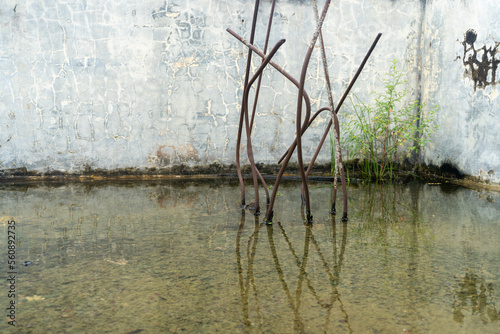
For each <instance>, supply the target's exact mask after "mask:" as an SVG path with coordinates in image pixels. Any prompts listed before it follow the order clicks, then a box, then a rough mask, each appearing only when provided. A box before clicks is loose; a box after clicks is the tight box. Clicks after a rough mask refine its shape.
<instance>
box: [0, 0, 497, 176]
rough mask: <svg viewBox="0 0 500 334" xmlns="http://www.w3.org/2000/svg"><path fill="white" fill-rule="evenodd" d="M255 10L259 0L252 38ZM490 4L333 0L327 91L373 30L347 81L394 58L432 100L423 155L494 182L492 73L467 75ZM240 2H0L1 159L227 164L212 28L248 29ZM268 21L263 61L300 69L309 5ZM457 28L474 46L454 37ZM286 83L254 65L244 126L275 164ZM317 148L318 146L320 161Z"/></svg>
mask: <svg viewBox="0 0 500 334" xmlns="http://www.w3.org/2000/svg"><path fill="white" fill-rule="evenodd" d="M322 4H323V2H321V1H320V3H319V5H320V6H322ZM269 9H270V1H261V9H260V11H259V19H258V26H257V38H256V45H257V46H258V47H259V48H261V49H262V48H263V47H264V35H265V26H266V25H267V22H268V15H269ZM498 13H500V4H497V2H495V1H493V0H482V1H461V2H457V1H451V0H441V1H420V0H407V1H397V0H363V1H362V0H349V1H347V0H339V1H333V2H332V5H331V8H330V10H329V13H328V16H327V19H326V21H325V24H324V31H323V32H324V38H325V43H326V46H327V57H328V59H329V70H330V76H331V79H332V85H333V91H334V97H335V100H338V99H339V98H340V96H341V95H342V93H343V91H344V89H345V88H346V86H347V85H348V83H349V81H350V79H351V78H352V77H353V75H354V73H355V71H356V69H357V67H358V65H359V63H360V62H361V60H362V59H363V57H364V55H365V53H366V51H367V50H368V48H369V46H370V44H371V43H372V41H373V40H374V38H375V36H376V34H377V33H378V32H382V33H383V36H382V39H381V40H380V42H379V44H378V46H377V48H376V50H375V52H374V53H373V55H372V58H371V59H370V61H369V62H368V64H367V66H366V68H365V70H364V72H363V74H362V75H361V76H360V78H359V80H358V82H357V84H356V86H355V88H354V90H353V91H354V92H355V93H356V94H358V96H360V97H361V98H366V99H369V98H370V92H371V91H373V90H377V89H379V87H380V77H381V76H382V75H383V73H385V72H386V71H387V69H388V67H389V65H390V62H391V60H392V59H399V60H400V61H401V62H402V64H404V66H405V70H406V71H407V73H408V82H409V89H410V92H411V94H410V95H411V97H412V98H420V99H421V100H422V101H424V102H425V103H427V104H430V105H432V104H439V106H440V110H439V113H438V119H437V122H438V123H439V126H440V130H439V131H438V132H436V133H435V134H434V136H433V138H432V144H431V145H430V146H429V148H428V149H426V151H425V152H424V154H423V160H424V162H425V163H428V164H432V165H437V166H439V165H441V164H443V163H449V164H451V165H453V166H455V167H456V168H458V169H459V170H460V171H461V172H462V173H464V174H471V175H481V176H484V177H485V178H488V179H490V180H491V181H493V182H498V181H499V179H498V178H497V176H496V170H498V169H499V165H500V158H499V154H498V153H497V152H498V145H500V144H498V143H499V142H500V140H498V135H497V133H498V131H495V130H496V129H498V125H496V124H498V122H495V121H498V117H499V112H498V110H499V108H498V103H499V102H498V99H497V97H496V87H495V84H496V82H497V81H498V80H499V79H497V78H496V74H495V75H493V72H492V71H493V70H491V71H489V72H488V73H489V74H486V79H485V81H484V82H483V81H481V80H479V79H477V78H476V77H477V76H478V74H477V73H476V72H477V71H476V70H474V68H475V66H476V65H475V63H474V61H472V63H471V62H470V60H469V55H472V59H478V61H480V59H481V57H482V54H481V52H480V51H479V50H480V49H481V48H482V47H483V45H485V46H486V48H487V49H488V48H492V50H496V41H495V39H497V40H499V39H500V36H499V35H500V29H498V24H497V22H496V19H495V18H496V17H497V16H498V15H496V14H498ZM252 14H253V2H252V1H243V0H241V1H223V0H220V1H211V0H200V1H180V0H172V1H158V0H147V1H133V0H127V1H100V0H99V1H98V0H87V1H78V2H73V1H63V0H54V1H42V2H40V1H30V0H28V1H24V2H23V3H18V2H16V1H13V0H6V1H3V2H2V3H1V4H0V27H1V29H0V89H1V92H2V93H1V95H0V145H1V147H0V169H3V170H6V169H11V168H26V169H27V170H30V171H37V172H50V171H56V170H57V171H65V172H66V171H67V172H79V171H82V170H84V169H86V168H100V169H105V170H113V169H117V168H127V167H134V168H139V169H144V168H150V167H157V168H161V167H169V166H176V165H188V166H203V165H208V164H212V163H220V164H232V163H234V161H235V146H236V133H237V129H238V119H239V110H240V103H241V97H242V92H243V89H242V88H243V87H242V85H243V78H244V71H245V60H246V54H247V50H246V48H245V47H244V46H243V45H242V44H241V43H240V42H239V41H237V40H236V39H234V38H233V37H232V36H230V35H229V34H228V33H227V32H226V31H225V29H226V28H228V27H231V28H232V29H233V30H234V31H236V32H237V33H238V34H240V35H242V36H244V37H245V38H248V37H249V33H250V24H251V20H252ZM273 19H274V21H273V30H272V34H271V41H270V43H271V45H274V43H276V42H277V41H278V40H279V39H281V38H285V39H286V43H285V44H284V45H283V46H282V47H281V49H280V51H279V52H278V54H277V55H276V57H275V61H276V62H277V63H278V64H280V65H281V66H283V67H284V68H285V69H286V70H287V71H288V72H289V73H290V74H292V75H293V76H294V77H295V78H297V79H298V78H299V75H300V70H301V66H302V60H303V58H304V56H305V52H306V49H307V46H308V44H309V40H310V38H311V36H312V33H313V30H314V27H315V20H314V15H313V12H312V8H311V5H310V3H309V2H307V1H292V0H288V1H278V4H277V6H276V13H275V15H274V18H273ZM471 29H473V30H474V31H475V33H476V35H477V37H476V39H475V41H474V43H473V44H474V50H475V51H474V50H473V49H471V48H470V46H472V45H469V44H467V43H465V44H464V38H466V37H465V36H467V35H466V32H467V31H469V30H471ZM471 38H472V37H471ZM471 41H472V39H471ZM464 45H465V49H464ZM316 50H317V51H319V49H316ZM474 52H476V53H475V54H474ZM464 53H465V54H464ZM488 57H490V58H491V59H498V57H499V56H498V55H495V54H494V53H493V51H491V52H489V53H488V54H487V55H486V58H488ZM491 59H490V60H488V61H490V62H491V63H492V64H497V63H496V60H493V61H492V60H491ZM257 63H258V62H257V61H256V62H255V63H254V66H253V68H252V69H253V70H255V69H256V65H257ZM492 66H493V65H492ZM481 68H485V67H484V66H483V67H481ZM474 71H476V72H474ZM475 73H476V74H475ZM488 76H490V79H488ZM492 76H493V77H492ZM490 82H491V84H489V83H490ZM486 83H488V84H486ZM325 88H326V86H325V82H324V79H323V70H322V66H321V61H320V54H319V52H315V53H314V54H313V57H312V60H311V64H310V67H309V69H308V73H307V83H306V89H307V91H308V93H309V95H310V97H311V102H312V109H313V111H315V110H317V109H319V108H320V107H323V106H327V105H328V101H327V95H326V90H325ZM296 93H297V89H296V88H295V87H294V86H293V84H291V83H290V82H288V81H287V80H285V79H284V78H283V76H282V75H281V74H279V73H277V72H276V71H274V70H273V69H269V70H266V71H265V73H264V79H263V82H262V90H261V94H260V97H259V102H258V108H257V115H256V120H255V129H254V133H253V136H254V137H253V146H254V149H255V154H256V160H257V161H258V162H261V163H275V162H276V161H277V159H278V158H279V157H280V156H281V155H282V153H283V152H284V151H285V150H286V148H287V147H288V145H290V143H291V142H292V141H293V138H294V134H295V110H296V103H297V101H296V99H297V97H296ZM327 122H328V116H327V115H324V116H320V117H319V120H318V121H317V122H316V123H315V124H314V125H313V126H312V128H311V129H310V130H308V133H307V134H306V135H305V137H304V155H305V158H306V160H307V158H308V157H311V156H312V153H313V150H314V149H315V147H316V145H317V142H318V141H319V139H320V137H321V135H322V132H323V129H324V127H325V126H326V124H327ZM244 148H245V142H243V149H244ZM242 159H243V163H245V162H246V161H247V160H246V158H245V156H243V157H242ZM329 160H330V151H329V147H328V146H327V147H325V149H324V150H323V151H322V153H321V154H320V156H319V159H318V161H319V162H328V161H329Z"/></svg>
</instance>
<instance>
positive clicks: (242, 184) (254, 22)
mask: <svg viewBox="0 0 500 334" xmlns="http://www.w3.org/2000/svg"><path fill="white" fill-rule="evenodd" d="M259 3H260V2H259V0H255V7H254V12H253V19H252V30H251V32H250V44H253V41H254V38H255V27H256V25H257V15H258V13H259ZM251 63H252V51H250V50H248V57H247V66H246V70H245V84H244V85H243V88H245V87H246V86H247V84H248V79H249V77H250V65H251ZM243 118H244V110H243V105H242V106H241V110H240V120H239V124H238V135H237V138H236V173H237V174H238V180H239V182H240V189H241V206H242V207H244V206H245V182H244V181H243V175H242V173H241V164H240V145H241V131H242V129H243Z"/></svg>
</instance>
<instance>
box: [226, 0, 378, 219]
mask: <svg viewBox="0 0 500 334" xmlns="http://www.w3.org/2000/svg"><path fill="white" fill-rule="evenodd" d="M330 2H331V0H327V1H326V2H325V5H324V7H323V10H322V12H321V15H320V16H318V12H317V6H316V1H315V0H313V5H314V11H315V16H316V20H317V25H316V29H315V31H314V34H313V37H312V40H311V43H310V44H309V47H308V50H307V53H306V56H305V59H304V62H303V65H302V71H301V76H300V81H297V80H296V79H294V78H293V77H292V76H291V75H290V74H289V73H287V72H286V71H285V70H284V69H283V68H281V67H280V66H278V65H277V64H276V63H274V62H273V61H272V60H271V59H272V57H273V56H274V55H275V54H276V52H277V51H278V49H279V48H280V46H281V45H283V43H284V42H285V40H284V39H282V40H280V41H279V42H278V43H276V45H275V46H274V47H273V49H272V50H271V51H270V52H269V54H267V55H266V52H267V46H268V42H269V36H270V32H271V25H272V18H273V14H274V8H275V4H276V0H273V2H272V5H271V14H270V16H269V23H268V26H267V34H266V39H265V46H264V50H263V52H262V51H260V50H259V49H258V48H256V47H255V46H254V45H253V41H254V37H255V26H256V22H257V14H258V10H259V4H260V1H259V0H256V1H255V7H254V15H253V20H252V30H251V34H250V41H246V40H245V39H244V38H242V37H241V36H239V35H238V34H237V33H235V32H234V31H232V30H231V29H227V31H228V32H229V33H230V34H231V35H233V36H234V37H236V38H237V39H238V40H239V41H240V42H242V43H243V44H245V45H246V46H247V47H248V57H247V65H246V72H245V83H244V92H243V101H242V105H241V111H240V120H239V126H238V137H237V143H236V171H237V173H238V179H239V182H240V188H241V205H242V206H243V207H244V206H245V185H244V182H243V176H242V173H241V165H240V147H241V136H242V131H243V124H245V133H246V139H247V155H248V159H249V161H250V165H251V169H252V178H253V184H254V191H255V202H254V203H252V204H251V205H250V208H251V209H252V210H254V214H255V215H258V214H259V213H260V205H259V192H258V190H259V186H258V179H260V181H261V183H262V185H263V186H264V189H265V191H266V197H267V204H268V206H267V210H266V222H268V223H271V222H272V218H273V206H274V201H275V198H276V195H277V192H278V187H279V183H280V181H281V178H282V176H283V173H284V172H285V169H286V166H287V164H288V162H289V161H290V158H291V156H292V154H293V152H294V151H295V148H297V158H298V163H299V170H300V176H301V179H302V191H301V193H302V199H303V203H304V204H305V206H306V220H307V222H312V214H311V207H310V199H309V189H308V185H307V177H308V175H309V173H310V171H311V168H312V166H313V164H314V162H315V160H316V158H317V156H318V154H319V151H320V150H321V148H322V146H323V144H324V142H325V139H326V136H327V134H328V132H329V131H330V128H331V126H332V124H333V125H334V133H335V141H336V145H337V146H336V169H335V170H336V173H335V183H334V190H335V191H334V198H333V203H332V210H331V212H332V213H333V214H334V213H335V200H336V191H337V184H336V181H337V171H338V172H340V179H341V183H342V193H343V200H344V214H343V217H342V220H347V186H346V181H345V173H344V167H343V162H342V155H341V152H340V146H339V140H340V126H339V122H338V119H337V113H338V111H339V110H340V107H341V106H342V104H343V102H344V101H345V98H346V97H347V95H348V94H349V92H350V90H351V88H352V86H353V85H354V83H355V82H356V80H357V78H358V76H359V74H360V73H361V71H362V70H363V67H364V66H365V64H366V62H367V60H368V58H369V57H370V55H371V53H372V51H373V49H374V48H375V46H376V44H377V43H378V40H379V39H380V37H381V35H382V34H378V35H377V37H376V38H375V41H374V42H373V44H372V46H371V48H370V49H369V51H368V53H367V54H366V56H365V58H364V59H363V62H362V63H361V65H360V67H359V68H358V71H357V72H356V75H355V76H354V78H353V79H352V80H351V82H350V84H349V86H348V87H347V89H346V91H345V92H344V94H343V96H342V98H341V99H340V101H339V103H338V104H337V106H336V107H335V106H334V105H333V98H332V93H331V87H330V82H329V75H328V65H327V62H326V53H325V46H324V42H323V36H322V32H321V27H322V25H323V22H324V19H325V17H326V13H327V11H328V8H329V6H330ZM318 37H319V38H320V42H321V52H322V60H323V67H324V71H325V79H326V80H327V87H328V98H329V102H330V107H324V108H321V109H320V110H319V111H318V112H316V113H315V114H314V115H313V117H312V118H311V117H310V116H311V103H310V100H309V96H308V95H307V93H306V91H305V89H304V84H305V78H306V74H307V67H308V65H309V60H310V59H311V55H312V52H313V50H314V46H315V44H316V41H317V39H318ZM253 53H256V54H257V55H258V56H259V57H261V58H262V62H261V65H260V66H259V68H258V69H257V71H256V72H255V73H254V74H253V76H252V77H251V78H250V64H251V60H252V54H253ZM268 64H270V65H271V66H273V67H274V68H275V69H276V70H278V72H280V73H281V74H283V75H284V76H285V77H286V78H287V79H288V80H290V81H291V82H292V83H293V84H294V85H295V86H296V87H297V88H298V97H297V115H296V133H297V136H296V138H295V140H294V142H293V143H292V145H290V147H289V148H288V150H287V151H286V152H285V154H284V155H283V156H282V157H281V159H280V161H279V163H281V164H282V165H281V168H280V171H279V173H278V175H277V177H276V181H275V183H274V187H273V192H272V195H271V196H269V192H268V189H267V185H266V183H265V181H264V178H263V177H262V175H261V174H260V172H259V170H258V168H257V166H256V164H255V160H254V156H253V149H252V140H251V133H252V128H253V123H254V119H255V110H256V107H257V100H258V95H259V91H260V83H261V79H262V76H261V75H262V71H263V70H264V68H265V67H266V66H267V65H268ZM257 79H258V83H257V87H256V93H255V98H254V104H253V109H252V115H251V117H249V112H248V98H249V92H250V87H251V86H252V85H253V83H254V82H255V81H256V80H257ZM303 102H304V103H305V108H306V112H305V116H304V121H303V122H301V121H302V103H303ZM325 110H329V111H330V113H331V115H332V119H331V120H330V122H329V123H328V126H327V128H326V130H325V132H324V134H323V137H322V139H321V141H320V142H319V144H318V147H317V149H316V151H315V153H314V156H313V158H312V160H311V162H310V163H309V166H308V168H307V170H305V169H304V163H303V158H302V140H301V137H302V135H303V134H304V132H305V131H306V130H307V128H308V127H309V125H310V124H311V123H312V122H313V121H314V119H315V118H316V116H317V115H318V114H319V113H320V112H322V111H325Z"/></svg>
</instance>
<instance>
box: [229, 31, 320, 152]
mask: <svg viewBox="0 0 500 334" xmlns="http://www.w3.org/2000/svg"><path fill="white" fill-rule="evenodd" d="M226 31H227V32H228V33H230V34H231V35H233V37H235V38H236V39H237V40H239V41H240V42H241V43H243V44H244V45H245V46H246V47H248V48H249V49H251V50H252V51H253V52H255V53H256V54H257V55H258V56H259V57H261V58H265V57H266V55H265V54H264V53H262V51H260V50H259V49H258V48H256V47H255V46H253V45H252V44H250V43H249V42H248V41H247V40H245V39H244V38H243V37H241V36H240V35H238V34H237V33H235V32H234V31H233V30H231V29H230V28H227V29H226ZM269 65H271V66H272V67H274V68H275V69H276V70H277V71H278V72H280V73H281V74H283V76H284V77H285V78H287V79H288V80H289V81H290V82H291V83H293V84H294V85H295V87H297V88H299V86H300V83H299V82H298V81H297V80H296V79H295V78H294V77H292V76H291V75H290V74H289V73H288V72H287V71H285V70H284V69H283V68H282V67H281V66H279V65H278V64H276V63H275V62H273V61H270V62H269ZM304 103H305V105H306V119H305V120H304V123H303V124H302V134H303V133H304V132H305V131H306V130H307V127H308V122H309V118H310V115H311V100H310V99H309V95H308V94H307V92H306V91H305V90H304ZM295 145H297V142H296V141H294V142H293V144H292V145H291V146H290V147H293V149H295ZM289 149H290V148H289ZM287 152H288V150H287Z"/></svg>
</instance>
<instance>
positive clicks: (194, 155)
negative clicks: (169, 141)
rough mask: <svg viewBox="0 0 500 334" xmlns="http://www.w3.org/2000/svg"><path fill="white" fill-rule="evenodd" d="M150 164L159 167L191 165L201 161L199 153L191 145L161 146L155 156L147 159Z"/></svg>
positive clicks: (152, 155)
mask: <svg viewBox="0 0 500 334" xmlns="http://www.w3.org/2000/svg"><path fill="white" fill-rule="evenodd" d="M147 160H148V162H149V163H152V164H154V165H157V166H158V167H165V166H170V165H172V164H175V163H177V164H190V163H195V162H198V161H200V158H199V157H198V152H197V151H196V149H195V148H194V147H193V145H191V144H187V145H178V146H175V145H160V146H158V148H157V150H156V152H155V153H154V154H150V156H149V157H148V158H147Z"/></svg>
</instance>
